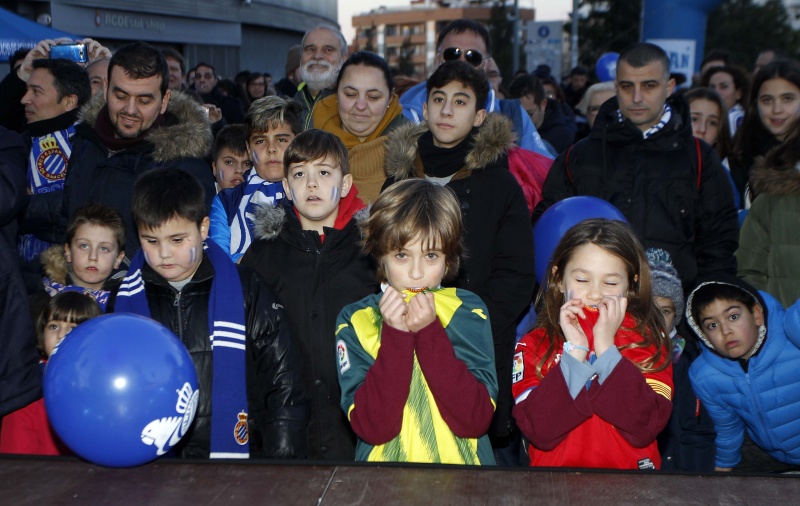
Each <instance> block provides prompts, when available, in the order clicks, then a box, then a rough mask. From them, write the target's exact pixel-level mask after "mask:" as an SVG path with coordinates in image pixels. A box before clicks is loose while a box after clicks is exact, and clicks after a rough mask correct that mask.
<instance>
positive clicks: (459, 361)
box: [336, 179, 497, 465]
mask: <svg viewBox="0 0 800 506" xmlns="http://www.w3.org/2000/svg"><path fill="white" fill-rule="evenodd" d="M362 230H363V232H364V251H365V252H366V253H369V254H370V255H371V256H372V257H373V258H375V260H376V261H377V262H378V280H379V281H381V282H382V283H383V285H382V288H383V293H382V294H375V295H369V296H367V297H365V298H364V299H362V300H360V301H359V302H356V303H353V304H350V305H349V306H347V307H345V308H344V309H343V310H342V312H341V313H339V318H338V320H337V321H336V353H337V366H338V369H339V384H340V385H341V387H342V396H341V408H342V410H343V411H344V413H345V414H346V415H347V417H348V419H349V420H350V423H351V424H352V427H353V430H354V431H355V433H356V434H357V435H358V438H359V440H358V446H357V447H356V460H361V461H371V462H421V463H437V464H469V465H494V464H495V458H494V454H493V452H492V446H491V443H490V442H489V437H488V435H487V432H488V430H489V424H490V423H491V421H492V416H493V415H494V406H495V403H496V399H497V375H496V372H495V363H494V344H493V342H492V328H491V325H490V323H489V315H488V310H487V309H486V305H485V304H484V303H483V301H481V299H480V298H479V297H478V296H477V295H475V294H474V293H472V292H469V291H466V290H462V289H459V288H442V280H443V279H445V278H448V279H449V278H453V277H454V276H455V275H456V273H457V272H458V269H459V265H460V263H461V253H462V242H461V236H462V221H461V208H460V206H459V203H458V199H457V198H456V195H455V193H453V192H452V191H451V190H450V189H449V188H445V187H443V186H440V185H436V184H434V183H431V182H428V181H425V180H423V179H410V180H405V181H401V182H398V183H396V184H394V185H392V186H390V187H389V188H388V189H386V190H385V191H384V192H383V193H382V194H381V196H380V197H378V200H376V201H375V203H374V204H373V206H372V209H371V212H370V217H369V219H368V220H367V221H366V222H365V223H364V225H363V226H362Z"/></svg>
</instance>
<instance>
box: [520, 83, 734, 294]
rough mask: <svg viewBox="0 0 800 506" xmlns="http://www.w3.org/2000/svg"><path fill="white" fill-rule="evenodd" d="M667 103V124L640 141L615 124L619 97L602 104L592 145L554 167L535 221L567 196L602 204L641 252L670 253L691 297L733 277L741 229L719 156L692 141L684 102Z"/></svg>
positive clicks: (633, 130)
mask: <svg viewBox="0 0 800 506" xmlns="http://www.w3.org/2000/svg"><path fill="white" fill-rule="evenodd" d="M667 103H668V104H669V105H670V107H671V108H672V117H671V118H670V120H669V122H668V123H667V124H666V125H665V126H664V127H663V128H662V129H661V130H660V131H658V132H656V133H655V134H653V135H652V136H650V137H649V138H647V139H643V136H642V132H641V130H639V128H638V127H636V126H635V125H634V124H633V123H631V122H630V120H628V119H625V120H624V121H620V120H619V116H618V110H619V105H618V102H617V99H616V97H614V98H612V99H609V100H608V101H607V102H605V103H604V104H603V106H602V107H601V108H600V113H599V114H598V116H597V119H596V120H595V123H594V128H593V129H592V133H591V135H590V136H589V138H587V139H583V140H582V141H580V142H578V143H576V144H575V145H573V146H572V148H570V149H568V150H567V151H566V152H565V153H562V154H561V155H560V156H559V157H558V158H557V159H556V161H555V163H553V166H552V167H551V169H550V173H549V174H548V175H547V179H546V180H545V184H544V189H543V190H542V202H540V203H539V206H538V207H537V208H536V210H535V211H534V215H533V220H534V222H535V221H537V220H538V219H539V217H540V216H541V215H542V213H544V211H545V210H547V208H549V207H550V206H552V205H553V204H555V203H556V202H559V201H561V200H564V199H565V198H568V197H574V196H577V195H588V196H592V197H597V198H600V199H603V200H605V201H607V202H609V203H611V204H613V205H614V206H615V207H616V208H617V209H619V210H620V211H621V212H622V214H623V215H624V216H625V218H626V220H627V221H628V223H629V224H630V225H631V228H633V230H634V232H635V233H636V235H637V236H638V238H639V240H640V241H641V242H642V243H643V245H644V247H645V248H662V249H665V250H667V252H669V254H670V256H671V257H672V259H673V263H674V264H675V268H676V269H677V270H678V273H679V274H680V276H681V280H682V281H683V286H684V289H685V290H688V289H689V288H691V287H692V286H694V284H695V280H696V279H698V278H699V277H708V276H710V275H712V274H714V273H728V274H734V273H735V272H736V258H735V257H734V255H733V253H734V251H735V250H736V245H737V242H738V238H739V226H738V218H737V214H736V208H735V206H734V203H733V192H732V191H731V185H730V182H729V181H728V176H727V175H726V173H725V169H724V168H723V167H722V165H721V163H720V161H719V157H718V156H717V153H716V151H715V150H714V148H712V147H711V146H709V145H707V144H705V143H704V142H703V141H697V140H695V138H694V136H693V135H692V123H691V119H690V117H689V107H688V105H687V104H686V101H685V100H684V99H683V98H681V97H672V98H670V99H668V100H667ZM698 153H699V154H700V157H699V158H700V159H701V160H702V164H701V166H702V170H701V171H700V172H699V173H698Z"/></svg>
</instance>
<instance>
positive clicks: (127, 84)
mask: <svg viewBox="0 0 800 506" xmlns="http://www.w3.org/2000/svg"><path fill="white" fill-rule="evenodd" d="M108 71H109V79H108V91H107V92H106V96H105V97H102V96H99V95H98V96H95V97H93V98H92V100H91V101H90V102H89V103H88V104H87V106H86V107H85V108H84V109H83V111H82V116H83V117H82V119H83V121H82V122H81V123H79V124H78V125H77V126H76V127H75V140H74V142H73V150H72V157H71V158H70V161H69V167H68V170H67V179H66V185H65V188H64V193H65V195H64V199H65V202H64V209H63V213H64V215H65V217H68V216H72V214H74V212H75V210H76V209H78V208H79V207H81V206H83V205H85V204H88V203H90V202H94V203H103V204H107V205H109V206H111V207H113V208H114V209H116V210H117V211H118V212H119V213H120V215H121V216H122V218H123V220H124V222H125V234H126V237H125V238H126V241H125V243H126V248H125V252H126V254H127V256H128V257H132V256H133V253H135V252H136V251H137V250H138V249H139V236H138V234H137V233H136V227H135V226H134V225H133V221H132V218H131V191H132V188H133V183H134V181H136V179H137V178H138V176H139V175H141V174H142V173H144V172H147V171H149V170H152V169H154V168H166V167H173V168H178V169H181V170H185V171H186V172H189V173H190V174H192V175H193V176H195V177H196V178H197V179H198V180H199V181H200V183H201V184H202V185H203V189H204V190H205V198H206V206H207V207H208V209H210V208H211V199H212V198H213V197H214V195H215V194H216V192H215V189H214V177H213V175H212V172H211V168H210V167H209V166H208V164H207V163H206V162H204V161H203V157H205V156H206V155H207V154H208V151H209V150H210V148H211V143H212V142H213V137H212V135H211V127H210V126H209V124H208V120H207V119H206V118H205V116H204V114H203V110H202V108H201V106H200V105H199V104H197V102H195V101H194V100H192V99H191V98H189V97H188V96H187V95H185V94H183V93H181V92H180V91H176V90H170V89H168V88H167V85H168V82H169V67H167V62H166V61H165V59H164V56H163V55H162V54H161V52H160V51H159V50H157V49H155V48H154V47H152V46H150V45H149V44H146V43H144V42H134V43H132V44H128V45H126V46H124V47H122V48H120V49H119V50H118V51H117V52H116V54H114V56H113V57H112V58H111V61H110V63H109V67H108Z"/></svg>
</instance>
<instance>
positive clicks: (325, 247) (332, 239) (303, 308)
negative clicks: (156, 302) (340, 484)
mask: <svg viewBox="0 0 800 506" xmlns="http://www.w3.org/2000/svg"><path fill="white" fill-rule="evenodd" d="M351 194H352V193H351ZM342 202H344V199H343V200H342ZM341 208H342V204H340V210H341ZM363 217H365V215H364V214H358V215H357V217H356V218H354V219H351V220H350V221H349V222H348V223H347V225H346V226H344V227H343V228H342V229H341V230H337V229H332V228H327V229H326V231H325V241H324V242H320V239H319V236H318V234H317V233H316V232H313V231H305V230H303V228H302V226H301V225H300V221H299V220H298V218H297V215H296V214H295V210H294V207H293V206H292V203H291V201H289V200H283V201H282V203H281V204H279V205H278V206H277V207H271V206H264V207H262V208H261V212H260V213H258V214H257V215H256V218H255V236H256V240H255V241H253V244H251V245H250V248H249V249H248V250H247V252H246V253H245V255H244V256H243V257H242V261H241V263H242V265H245V266H248V267H250V268H252V269H253V270H255V271H256V272H258V273H259V274H260V275H261V276H262V277H263V278H264V279H265V280H266V282H267V285H268V286H269V287H270V288H271V289H272V291H273V292H274V293H275V295H276V296H277V297H278V300H280V302H281V304H283V306H284V307H285V308H286V312H287V314H288V315H289V328H290V329H291V333H292V337H293V338H294V339H295V342H297V343H298V344H299V345H300V349H301V351H302V356H303V360H304V362H305V370H306V374H305V376H304V379H305V382H306V387H307V389H308V391H309V392H310V394H311V403H312V404H311V420H310V422H309V425H308V456H309V458H310V459H324V460H353V459H354V457H355V445H356V438H355V434H353V432H352V430H351V429H350V424H349V423H348V421H347V418H346V417H345V415H344V413H342V411H341V409H340V408H339V401H340V395H341V394H340V390H339V381H338V376H337V370H336V357H335V353H334V350H335V334H334V332H335V330H336V317H337V316H338V315H339V312H340V311H341V310H342V308H343V307H345V306H346V305H348V304H351V303H353V302H356V301H359V300H361V299H363V298H364V297H366V296H367V295H371V294H374V293H377V292H378V290H379V285H378V282H377V281H376V277H375V266H374V263H373V261H372V260H371V259H370V258H368V257H367V256H365V255H364V254H363V253H362V252H361V248H360V247H359V244H358V242H359V241H360V239H361V234H360V232H359V229H358V224H357V219H359V218H363Z"/></svg>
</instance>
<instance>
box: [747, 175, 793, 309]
mask: <svg viewBox="0 0 800 506" xmlns="http://www.w3.org/2000/svg"><path fill="white" fill-rule="evenodd" d="M750 181H751V186H752V188H753V190H754V191H755V192H756V193H757V194H758V197H757V198H756V199H755V200H754V201H753V205H752V206H751V207H750V211H749V212H748V213H747V217H746V218H745V220H744V224H743V225H742V230H741V233H740V234H741V235H740V236H739V249H738V250H737V251H736V259H737V261H738V263H739V276H741V277H742V278H743V279H744V280H745V281H747V282H748V283H750V284H751V285H753V286H754V287H756V288H758V289H759V290H764V291H766V292H769V293H771V294H772V295H774V296H775V297H776V298H777V299H778V300H779V301H780V302H781V304H783V305H784V306H785V307H788V306H791V305H792V304H794V303H795V302H796V301H797V299H799V298H800V263H798V261H797V259H798V258H800V171H798V170H797V168H796V167H775V166H769V165H768V164H767V163H765V162H764V161H763V160H762V162H761V163H759V164H757V165H756V168H755V169H754V170H753V173H752V175H751V177H750Z"/></svg>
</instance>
